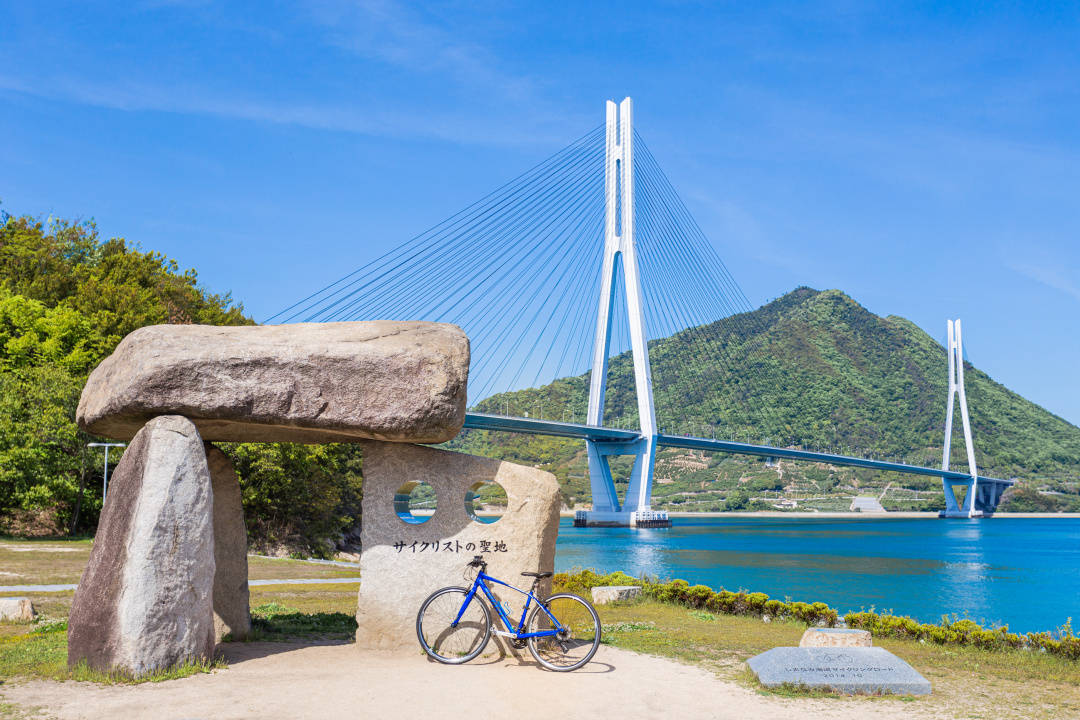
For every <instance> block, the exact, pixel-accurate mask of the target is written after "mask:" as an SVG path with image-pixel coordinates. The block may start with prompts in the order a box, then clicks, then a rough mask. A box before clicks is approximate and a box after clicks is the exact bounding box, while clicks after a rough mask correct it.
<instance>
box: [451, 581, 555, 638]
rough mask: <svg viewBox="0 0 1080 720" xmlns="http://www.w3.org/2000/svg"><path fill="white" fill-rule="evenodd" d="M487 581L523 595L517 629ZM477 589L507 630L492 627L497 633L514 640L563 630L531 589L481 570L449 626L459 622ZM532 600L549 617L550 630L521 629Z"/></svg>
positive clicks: (523, 627)
mask: <svg viewBox="0 0 1080 720" xmlns="http://www.w3.org/2000/svg"><path fill="white" fill-rule="evenodd" d="M488 582H493V583H496V584H498V585H502V586H503V587H508V588H510V589H511V590H513V591H514V592H518V593H521V594H522V595H524V596H525V608H524V609H523V610H522V611H521V620H520V621H519V622H518V625H517V629H514V626H513V625H512V624H511V622H510V618H509V617H507V615H506V612H505V611H504V610H503V607H502V603H500V602H499V601H498V599H496V597H495V596H494V595H493V594H492V593H491V588H489V587H488V585H487V584H488ZM477 589H480V590H482V591H483V593H484V595H486V596H487V599H488V602H490V603H491V606H492V607H493V608H495V612H496V614H498V616H499V619H501V620H502V621H503V625H504V626H506V630H507V632H505V633H504V632H502V631H501V630H495V628H494V627H493V628H492V630H493V631H494V632H495V633H496V634H497V635H505V636H509V637H512V638H514V639H515V640H527V639H528V638H532V637H550V636H552V635H558V634H559V633H560V632H561V631H562V630H563V626H562V625H560V624H559V621H558V620H557V619H556V618H555V616H554V615H552V614H551V612H550V611H548V609H547V607H546V606H545V605H544V603H542V602H540V600H539V599H537V597H536V596H535V595H533V594H532V591H531V590H530V591H529V592H525V591H524V590H520V589H518V588H516V587H514V586H513V585H510V584H509V583H504V582H503V581H502V580H499V579H498V578H494V577H491V576H490V575H488V574H487V573H485V572H484V571H483V570H479V571H477V573H476V579H475V580H473V584H472V587H471V588H469V594H468V595H466V596H465V602H463V603H462V604H461V609H460V610H458V614H457V617H456V618H454V622H453V624H452V625H451V626H450V627H457V624H458V623H459V622H461V616H462V615H464V614H465V610H466V609H467V608H468V607H469V603H471V602H472V601H473V598H474V597H476V591H477ZM534 600H535V601H536V604H537V605H539V606H540V607H541V608H543V610H544V614H545V615H547V616H548V617H549V618H551V622H552V625H554V627H553V628H552V629H550V630H541V631H540V632H534V633H523V632H521V631H522V630H524V629H525V618H526V617H527V616H528V614H529V605H530V604H532V602H533V601H534Z"/></svg>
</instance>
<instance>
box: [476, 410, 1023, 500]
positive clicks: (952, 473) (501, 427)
mask: <svg viewBox="0 0 1080 720" xmlns="http://www.w3.org/2000/svg"><path fill="white" fill-rule="evenodd" d="M465 427H466V428H469V429H473V430H498V431H502V432H518V433H529V434H533V435H554V436H556V437H568V438H580V439H582V440H595V441H600V442H633V441H635V440H637V439H638V438H640V437H641V433H639V432H638V431H637V430H623V429H621V428H608V427H598V426H594V425H581V424H578V423H564V422H557V421H555V420H538V419H536V418H518V417H506V416H503V415H490V414H487V413H474V412H470V413H465ZM656 444H657V445H659V446H661V447H670V448H685V449H688V450H707V451H710V452H727V453H734V454H736V455H754V456H757V457H775V458H786V459H788V460H805V461H807V462H821V463H829V464H832V465H843V466H847V467H861V468H869V469H872V470H888V471H892V472H900V473H908V474H911V475H926V476H929V477H944V478H947V479H949V480H955V481H957V482H970V481H971V475H969V474H968V473H963V472H959V471H956V470H941V469H940V468H932V467H923V466H921V465H908V464H906V463H897V462H889V461H887V460H871V459H867V458H857V457H850V456H847V455H837V454H834V453H823V452H814V451H811V450H799V449H795V448H781V447H770V446H768V445H754V444H751V443H741V442H735V441H732V440H714V439H711V438H696V437H688V436H684V435H667V434H660V435H657V437H656ZM979 482H980V483H991V482H993V483H1001V484H1003V485H1012V484H1013V481H1012V480H999V479H997V478H988V477H980V478H979Z"/></svg>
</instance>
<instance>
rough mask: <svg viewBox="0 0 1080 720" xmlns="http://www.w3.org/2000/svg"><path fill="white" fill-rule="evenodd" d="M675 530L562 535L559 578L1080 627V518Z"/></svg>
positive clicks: (791, 522) (740, 522)
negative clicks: (586, 576)
mask: <svg viewBox="0 0 1080 720" xmlns="http://www.w3.org/2000/svg"><path fill="white" fill-rule="evenodd" d="M673 522H674V523H675V526H674V527H672V528H670V529H662V530H660V529H657V530H630V529H628V528H575V527H573V526H572V521H571V520H569V519H567V518H564V519H563V520H562V522H561V525H560V527H559V541H558V545H557V549H556V553H555V568H556V570H557V571H560V572H561V571H566V570H571V569H573V568H593V569H595V570H597V571H600V572H605V573H606V572H612V571H614V570H623V571H625V572H627V573H629V574H631V575H635V576H639V575H642V574H649V575H655V576H658V577H660V578H664V579H673V578H682V579H684V580H686V581H688V582H689V583H690V584H698V583H700V584H703V585H708V586H710V587H712V588H714V589H719V588H721V587H722V588H726V589H728V590H739V589H745V590H750V591H754V592H764V593H768V594H769V595H770V596H771V597H774V598H779V599H791V600H804V601H807V602H812V601H817V600H821V601H824V602H827V603H828V604H829V605H830V606H831V607H834V608H836V609H838V610H840V611H841V612H847V611H851V610H860V609H867V610H868V609H870V608H875V609H876V610H878V611H879V612H880V611H890V612H893V613H895V614H898V615H910V616H912V617H915V618H917V619H919V620H921V621H923V622H937V621H938V620H940V619H941V616H942V615H953V614H957V615H959V616H960V617H965V618H970V619H972V620H976V621H980V622H982V623H984V624H993V625H998V624H1007V625H1008V626H1009V628H1010V629H1011V630H1014V631H1017V632H1028V631H1032V630H1053V629H1056V628H1058V627H1059V626H1061V625H1062V624H1063V623H1064V622H1065V621H1066V620H1067V619H1068V618H1076V619H1077V621H1078V623H1080V519H1076V518H1046V519H1041V518H1007V517H1001V516H998V517H995V518H992V519H989V520H939V519H935V518H927V519H907V518H901V519H889V518H858V517H856V518H851V519H847V518H842V519H834V518H797V519H796V518H791V519H788V518H782V517H737V518H700V519H690V518H674V519H673Z"/></svg>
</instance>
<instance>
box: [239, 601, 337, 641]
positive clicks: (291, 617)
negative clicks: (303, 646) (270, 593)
mask: <svg viewBox="0 0 1080 720" xmlns="http://www.w3.org/2000/svg"><path fill="white" fill-rule="evenodd" d="M355 636H356V616H355V614H350V613H343V612H333V611H330V612H314V613H308V612H301V611H300V610H299V609H298V608H295V607H289V606H288V605H282V604H280V603H277V602H268V603H263V604H262V605H259V606H257V607H253V608H252V609H251V635H250V637H249V638H248V639H249V641H252V642H254V641H271V642H280V641H283V640H289V639H292V638H298V637H315V638H318V639H323V640H351V639H352V638H353V637H355Z"/></svg>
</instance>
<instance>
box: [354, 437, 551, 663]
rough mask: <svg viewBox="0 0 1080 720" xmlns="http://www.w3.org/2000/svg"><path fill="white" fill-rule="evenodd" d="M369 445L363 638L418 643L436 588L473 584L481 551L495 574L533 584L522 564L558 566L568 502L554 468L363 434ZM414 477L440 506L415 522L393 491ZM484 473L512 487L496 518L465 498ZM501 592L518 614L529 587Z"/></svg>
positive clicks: (389, 645)
mask: <svg viewBox="0 0 1080 720" xmlns="http://www.w3.org/2000/svg"><path fill="white" fill-rule="evenodd" d="M363 450H364V502H363V513H364V522H363V527H362V529H361V540H360V543H361V545H362V546H363V552H362V553H361V555H360V577H361V578H362V581H361V583H360V594H359V597H358V600H357V608H356V624H357V629H356V644H357V646H358V647H360V648H362V649H363V648H369V649H378V650H402V649H407V650H415V649H416V648H417V647H418V645H417V639H416V614H417V611H419V610H420V604H421V603H422V602H423V601H424V599H425V598H426V597H427V596H428V595H430V594H431V593H432V592H434V591H435V590H438V589H439V588H443V587H447V586H451V585H453V586H461V585H467V582H466V580H465V579H464V578H463V576H464V574H465V571H466V569H467V568H466V563H468V562H469V561H470V560H472V559H473V557H474V556H475V555H482V556H483V557H484V559H485V560H487V561H488V573H489V574H491V575H493V576H495V577H498V578H499V579H501V580H505V581H507V582H509V583H513V584H521V585H524V586H525V587H526V588H527V587H528V586H529V583H530V582H531V580H529V579H526V578H522V577H521V576H520V574H519V573H521V572H522V571H532V572H538V571H542V570H551V569H552V566H553V565H554V562H555V537H556V535H557V534H558V528H559V507H560V505H561V501H560V496H559V483H558V481H557V480H556V479H555V476H554V475H552V474H551V473H548V472H544V471H542V470H536V469H534V468H528V467H523V466H521V465H515V464H513V463H508V462H502V461H499V460H491V459H488V458H480V457H474V456H472V455H465V454H462V453H454V452H447V451H445V450H438V449H435V448H426V447H420V446H417V445H406V444H401V443H386V442H365V443H364V444H363ZM416 482H426V483H428V484H430V485H431V487H432V488H433V489H434V490H435V495H436V497H437V506H436V510H435V513H434V514H433V515H431V516H430V517H428V518H427V519H426V520H425V521H424V522H420V523H409V522H406V521H405V520H403V519H402V518H401V517H399V515H398V513H397V512H395V509H394V496H395V494H396V493H397V492H398V491H399V489H401V488H402V486H406V487H408V486H409V485H410V484H412V483H416ZM483 482H496V483H498V484H499V485H501V486H502V487H503V489H504V490H505V491H506V497H507V507H506V511H505V512H504V513H503V514H502V517H500V518H499V519H498V520H497V521H495V522H493V523H483V522H480V521H478V520H477V519H475V518H473V517H470V515H469V513H468V511H467V509H466V507H465V496H466V493H468V492H469V490H470V489H471V488H472V487H474V486H475V485H477V484H478V483H483ZM418 519H423V516H421V517H420V518H418ZM516 581H521V582H520V583H518V582H516ZM546 589H549V588H546ZM496 595H497V596H498V597H499V599H500V600H504V601H506V602H508V603H509V604H510V606H511V607H512V608H515V609H516V610H517V614H516V615H515V614H514V613H511V617H520V613H521V607H522V606H523V603H522V602H521V598H522V596H520V595H517V593H514V592H512V591H503V592H498V588H497V587H496Z"/></svg>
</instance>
